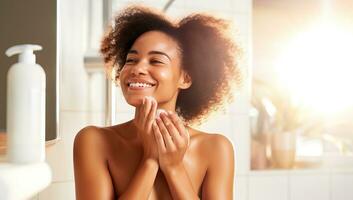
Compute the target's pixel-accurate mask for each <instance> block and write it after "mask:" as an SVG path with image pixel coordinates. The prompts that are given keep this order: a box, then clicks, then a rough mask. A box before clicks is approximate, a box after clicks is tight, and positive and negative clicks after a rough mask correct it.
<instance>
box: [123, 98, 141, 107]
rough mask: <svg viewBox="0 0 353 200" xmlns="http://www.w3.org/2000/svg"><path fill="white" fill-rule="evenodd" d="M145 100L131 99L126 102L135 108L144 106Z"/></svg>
mask: <svg viewBox="0 0 353 200" xmlns="http://www.w3.org/2000/svg"><path fill="white" fill-rule="evenodd" d="M142 101H143V98H139V99H131V100H127V101H126V102H127V103H128V104H129V105H131V106H134V107H138V106H140V105H141V104H142Z"/></svg>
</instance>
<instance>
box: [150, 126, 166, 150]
mask: <svg viewBox="0 0 353 200" xmlns="http://www.w3.org/2000/svg"><path fill="white" fill-rule="evenodd" d="M152 129H153V134H154V138H155V140H156V143H157V146H158V151H160V152H166V147H165V144H164V140H163V136H162V133H161V132H160V131H159V128H158V126H157V124H156V122H155V121H154V122H153V123H152Z"/></svg>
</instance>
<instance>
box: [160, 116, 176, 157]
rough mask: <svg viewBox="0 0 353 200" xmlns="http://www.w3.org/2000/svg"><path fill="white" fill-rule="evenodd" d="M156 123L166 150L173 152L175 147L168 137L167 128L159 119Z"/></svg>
mask: <svg viewBox="0 0 353 200" xmlns="http://www.w3.org/2000/svg"><path fill="white" fill-rule="evenodd" d="M156 122H157V125H158V128H159V130H160V132H161V133H162V136H163V140H164V143H165V146H166V149H167V150H169V151H173V150H174V149H175V146H174V143H173V141H172V137H171V136H170V135H169V133H168V130H167V128H166V127H165V126H164V124H163V121H162V120H161V119H159V118H157V119H156Z"/></svg>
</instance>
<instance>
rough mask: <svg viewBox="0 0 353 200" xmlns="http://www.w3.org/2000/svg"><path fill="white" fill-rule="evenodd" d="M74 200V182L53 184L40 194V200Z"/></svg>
mask: <svg viewBox="0 0 353 200" xmlns="http://www.w3.org/2000/svg"><path fill="white" fill-rule="evenodd" d="M70 199H72V200H74V199H75V184H74V182H73V181H68V182H58V183H54V184H51V185H50V186H49V187H48V188H47V189H46V190H45V191H43V192H41V193H40V194H39V200H70Z"/></svg>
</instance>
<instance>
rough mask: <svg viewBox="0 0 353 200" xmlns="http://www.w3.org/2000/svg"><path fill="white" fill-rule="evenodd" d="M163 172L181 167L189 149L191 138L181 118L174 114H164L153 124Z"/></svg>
mask: <svg viewBox="0 0 353 200" xmlns="http://www.w3.org/2000/svg"><path fill="white" fill-rule="evenodd" d="M153 133H154V136H155V138H156V142H157V146H158V155H159V166H160V168H161V169H162V171H165V170H168V169H171V168H173V167H179V166H180V165H181V164H182V162H183V158H184V154H185V152H186V150H187V148H188V147H189V143H190V136H189V134H188V132H187V129H186V128H185V127H184V124H183V122H182V121H181V120H180V118H179V117H178V116H177V115H176V114H175V113H172V112H169V113H168V114H167V113H165V112H162V113H161V114H160V118H159V117H157V118H156V122H154V123H153Z"/></svg>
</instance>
